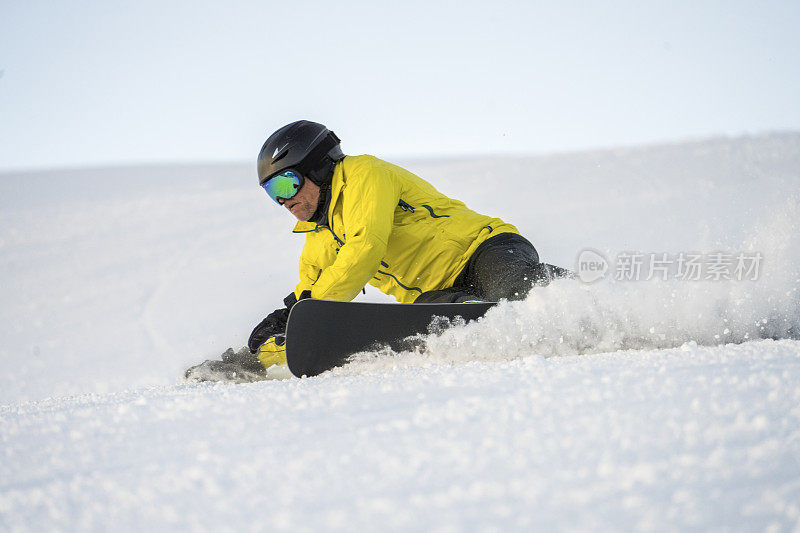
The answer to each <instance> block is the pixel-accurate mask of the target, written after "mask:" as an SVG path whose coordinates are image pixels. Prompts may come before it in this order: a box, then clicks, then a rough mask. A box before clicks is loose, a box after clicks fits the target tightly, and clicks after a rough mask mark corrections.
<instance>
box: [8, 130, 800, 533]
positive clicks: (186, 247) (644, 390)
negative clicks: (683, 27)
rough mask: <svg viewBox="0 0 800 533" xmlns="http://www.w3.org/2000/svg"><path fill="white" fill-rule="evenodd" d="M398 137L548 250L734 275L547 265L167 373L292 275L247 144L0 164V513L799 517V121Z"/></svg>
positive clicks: (125, 520) (96, 518)
mask: <svg viewBox="0 0 800 533" xmlns="http://www.w3.org/2000/svg"><path fill="white" fill-rule="evenodd" d="M345 148H346V149H349V150H350V151H355V150H353V147H349V146H345ZM398 163H400V164H403V165H404V166H406V167H407V168H409V169H411V170H413V171H415V172H417V173H419V174H420V175H422V176H424V177H426V178H427V179H429V180H430V181H432V182H433V183H434V184H435V185H436V186H437V187H438V188H439V189H440V190H442V191H443V192H445V193H448V194H451V195H453V196H456V197H458V198H460V199H463V200H464V201H466V202H467V204H468V205H469V206H471V207H473V208H474V209H476V210H478V211H481V212H485V213H487V214H492V215H496V216H501V217H503V218H505V219H507V220H508V221H510V222H512V223H514V224H516V225H517V226H518V227H519V228H520V229H521V230H522V232H523V233H524V234H525V235H526V236H528V237H529V238H530V239H531V240H532V241H533V242H534V244H535V245H536V247H537V249H538V250H539V252H540V255H541V256H542V258H543V259H544V260H547V261H548V262H552V263H556V264H561V265H564V266H569V267H574V265H575V260H576V257H577V254H578V251H579V250H581V249H583V248H587V247H588V248H593V249H597V250H599V251H602V252H603V253H605V254H606V255H608V256H609V257H613V256H614V254H616V253H618V252H620V251H632V250H638V251H642V252H668V253H678V252H682V251H686V252H689V251H703V252H711V251H715V250H727V251H734V252H738V251H749V252H753V251H758V252H760V253H762V254H763V256H764V264H763V269H762V273H761V276H760V277H759V279H758V280H757V281H730V282H687V281H677V280H670V281H667V282H616V283H612V282H600V283H597V284H593V285H586V284H581V283H577V282H568V281H564V282H559V283H554V284H553V285H551V286H550V287H547V288H545V289H539V290H537V291H534V293H532V295H531V296H530V297H529V298H528V299H527V300H526V301H524V302H516V303H510V304H504V305H502V306H499V307H498V308H496V309H494V310H493V311H492V312H490V313H489V314H488V315H487V317H486V318H485V320H484V321H483V322H482V323H481V324H470V325H467V326H460V327H456V328H453V329H451V330H448V331H445V332H444V333H443V334H441V335H440V336H436V337H434V338H431V339H430V341H429V346H428V350H427V352H426V353H425V354H424V355H420V354H412V353H404V354H394V357H391V358H379V357H376V354H362V355H361V356H360V357H359V360H358V361H356V362H355V363H353V364H352V365H349V366H348V367H345V368H342V369H338V370H336V371H334V372H332V373H328V374H326V375H323V376H319V377H317V378H312V379H305V380H288V381H272V382H263V383H256V384H246V385H228V384H218V385H207V384H201V385H192V384H182V383H180V382H179V380H178V377H179V375H180V372H181V370H182V369H183V368H185V367H186V366H189V365H190V364H193V363H196V362H198V361H201V360H203V359H205V358H211V357H216V356H218V355H219V354H220V353H221V352H222V351H223V350H224V349H225V348H227V347H228V346H235V347H238V346H241V345H242V344H244V342H245V340H246V337H247V335H248V334H249V331H250V329H251V328H252V326H253V325H254V324H255V323H256V322H258V320H259V319H260V318H262V317H263V316H264V315H265V314H266V313H268V312H269V311H271V310H272V309H273V308H274V307H276V306H278V305H279V302H280V300H281V299H282V298H283V296H285V295H286V294H288V292H289V291H290V290H292V288H293V285H294V283H295V271H296V263H295V261H296V256H297V254H298V252H299V249H300V246H301V245H302V239H298V238H297V237H296V236H294V235H292V234H291V233H290V232H289V229H290V228H291V225H292V218H291V215H289V214H288V213H285V212H282V211H281V210H278V209H276V208H275V206H274V204H271V202H270V201H269V200H268V199H266V198H265V197H264V195H263V192H262V191H260V190H259V189H258V188H257V187H255V186H254V183H255V179H254V171H253V169H252V168H251V165H217V166H183V167H178V166H176V167H152V168H112V169H84V170H80V169H74V170H65V171H50V172H39V173H32V174H31V173H29V174H18V175H8V174H7V175H0V276H2V281H3V283H2V286H0V301H2V307H0V339H1V342H0V360H2V362H3V368H4V371H3V373H2V374H1V375H0V405H2V407H0V440H2V444H3V450H2V452H0V529H21V530H42V529H50V528H53V527H57V528H66V529H76V528H81V529H86V528H95V529H110V528H112V527H113V528H115V529H119V528H122V529H129V530H133V529H141V528H143V527H161V528H164V527H168V528H172V529H185V528H187V527H197V528H200V529H218V528H223V529H224V528H229V529H242V528H244V529H248V530H249V529H298V528H299V529H321V528H332V529H356V528H367V529H378V528H380V529H432V528H439V529H484V528H496V529H506V528H511V529H528V528H531V527H538V528H552V527H558V528H578V529H598V528H625V529H639V530H641V529H672V528H676V527H693V528H703V529H706V528H722V529H726V528H727V529H732V528H736V529H765V528H768V527H773V528H776V529H783V530H787V529H793V528H799V527H800V506H798V504H797V502H798V501H800V462H799V461H798V460H797V457H800V408H798V405H800V401H799V400H800V340H797V339H798V338H800V335H798V332H800V305H799V304H798V302H800V293H799V292H798V288H799V287H800V274H798V265H800V242H799V241H798V239H800V237H798V233H800V232H798V229H799V228H798V215H800V213H798V211H800V205H799V204H798V191H800V187H799V185H800V134H774V135H764V136H759V137H753V138H741V139H716V140H709V141H702V142H691V143H678V144H673V145H661V146H646V147H639V148H627V149H619V150H605V151H595V152H585V153H577V154H556V155H549V156H538V157H526V158H521V157H520V158H482V159H474V160H465V159H461V160H416V161H398ZM498 190H499V191H503V194H496V193H495V194H488V192H490V191H498ZM366 298H368V299H372V300H383V299H384V297H383V296H382V295H380V294H377V293H374V292H369V291H368V295H367V296H366ZM764 339H766V340H764ZM772 339H783V340H772Z"/></svg>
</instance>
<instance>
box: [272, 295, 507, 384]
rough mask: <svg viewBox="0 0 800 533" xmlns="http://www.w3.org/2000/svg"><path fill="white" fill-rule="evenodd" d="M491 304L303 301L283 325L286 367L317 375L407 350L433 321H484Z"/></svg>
mask: <svg viewBox="0 0 800 533" xmlns="http://www.w3.org/2000/svg"><path fill="white" fill-rule="evenodd" d="M493 305H496V304H495V303H494V302H479V303H455V304H454V303H444V304H436V303H430V304H393V303H370V302H337V301H331V300H315V299H305V300H300V301H299V302H297V303H296V304H295V305H294V306H293V307H292V310H291V312H290V313H289V321H288V323H287V325H286V362H287V363H288V366H289V370H290V371H291V372H292V374H294V375H295V376H297V377H302V376H316V375H317V374H321V373H322V372H325V371H326V370H330V369H332V368H335V367H337V366H342V365H344V364H346V363H347V360H348V357H349V356H351V355H353V354H355V353H358V352H363V351H367V350H372V349H380V348H382V347H385V346H389V347H391V348H392V349H394V350H398V351H399V350H403V349H408V348H409V344H408V341H407V340H406V341H405V342H404V339H407V337H410V336H413V335H416V334H418V333H423V334H424V333H428V326H429V325H430V324H431V323H432V322H433V320H434V319H435V317H446V318H448V319H454V318H456V317H462V318H463V319H464V320H466V321H470V320H475V319H477V318H480V317H482V316H483V315H484V314H485V313H486V311H488V310H489V308H491V307H492V306H493Z"/></svg>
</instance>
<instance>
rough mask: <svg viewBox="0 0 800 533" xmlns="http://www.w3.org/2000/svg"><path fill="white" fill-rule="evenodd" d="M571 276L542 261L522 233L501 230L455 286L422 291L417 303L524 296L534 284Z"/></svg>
mask: <svg viewBox="0 0 800 533" xmlns="http://www.w3.org/2000/svg"><path fill="white" fill-rule="evenodd" d="M572 276H573V274H572V272H570V271H569V270H567V269H564V268H560V267H557V266H553V265H548V264H546V263H540V262H539V254H538V253H537V252H536V248H534V247H533V245H532V244H531V243H530V241H529V240H528V239H526V238H525V237H523V236H522V235H517V234H516V233H501V234H499V235H495V236H494V237H491V238H489V239H486V240H485V241H484V242H482V243H481V244H480V245H479V246H478V248H477V249H476V250H475V252H474V253H473V254H472V257H470V258H469V261H467V266H465V267H464V270H462V271H461V273H460V274H459V275H458V277H457V278H456V280H455V282H454V283H453V286H452V287H449V288H446V289H441V290H436V291H428V292H423V293H422V294H420V295H419V296H418V297H417V299H416V300H415V301H414V303H445V302H464V301H470V300H482V301H487V302H497V301H499V300H501V299H506V300H522V299H524V298H525V296H527V294H528V292H529V291H530V290H531V288H532V287H533V286H534V285H547V284H548V283H550V281H551V280H553V279H554V278H563V277H572Z"/></svg>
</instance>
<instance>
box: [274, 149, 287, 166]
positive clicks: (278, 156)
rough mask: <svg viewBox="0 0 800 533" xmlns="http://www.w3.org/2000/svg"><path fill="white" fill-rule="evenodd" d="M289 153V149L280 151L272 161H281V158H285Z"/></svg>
mask: <svg viewBox="0 0 800 533" xmlns="http://www.w3.org/2000/svg"><path fill="white" fill-rule="evenodd" d="M288 153H289V150H284V151H283V152H281V153H279V154H278V155H277V156H276V157H274V158H273V159H272V162H273V163H277V162H278V161H280V160H281V159H283V158H284V157H286V155H287V154H288Z"/></svg>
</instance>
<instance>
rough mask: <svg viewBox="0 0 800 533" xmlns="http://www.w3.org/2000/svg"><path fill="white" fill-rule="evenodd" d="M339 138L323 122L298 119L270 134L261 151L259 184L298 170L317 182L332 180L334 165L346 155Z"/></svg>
mask: <svg viewBox="0 0 800 533" xmlns="http://www.w3.org/2000/svg"><path fill="white" fill-rule="evenodd" d="M339 142H340V141H339V137H337V136H336V134H335V133H333V132H332V131H330V130H329V129H328V128H326V127H325V126H323V125H322V124H318V123H316V122H310V121H308V120H298V121H297V122H292V123H291V124H288V125H286V126H284V127H282V128H281V129H279V130H278V131H276V132H275V133H273V134H272V135H270V136H269V138H268V139H267V141H266V142H265V143H264V146H262V147H261V152H259V154H258V183H259V185H264V183H266V182H267V181H268V180H269V179H270V178H271V177H272V176H274V175H275V174H278V173H279V172H282V171H284V170H286V169H294V170H296V171H298V172H300V174H302V175H303V177H304V178H308V179H310V180H311V181H313V182H314V183H316V184H317V185H322V184H325V183H330V181H331V178H332V176H333V167H334V166H336V163H337V162H338V161H340V160H342V159H343V158H344V154H343V153H342V149H341V148H340V147H339Z"/></svg>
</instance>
